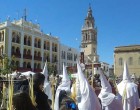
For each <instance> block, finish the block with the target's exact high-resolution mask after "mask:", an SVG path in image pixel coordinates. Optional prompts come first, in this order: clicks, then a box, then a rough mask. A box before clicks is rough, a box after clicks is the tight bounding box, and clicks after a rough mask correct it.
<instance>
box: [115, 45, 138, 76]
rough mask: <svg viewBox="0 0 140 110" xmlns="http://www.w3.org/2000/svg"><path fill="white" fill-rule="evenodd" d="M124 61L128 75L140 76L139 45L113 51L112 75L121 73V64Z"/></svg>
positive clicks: (116, 48)
mask: <svg viewBox="0 0 140 110" xmlns="http://www.w3.org/2000/svg"><path fill="white" fill-rule="evenodd" d="M124 61H126V62H127V65H128V69H129V73H130V74H131V75H132V74H134V73H135V74H136V75H137V76H140V45H130V46H120V47H115V50H114V73H115V74H116V75H117V76H120V75H121V74H122V73H123V62H124Z"/></svg>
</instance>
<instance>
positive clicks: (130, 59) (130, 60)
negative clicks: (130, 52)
mask: <svg viewBox="0 0 140 110" xmlns="http://www.w3.org/2000/svg"><path fill="white" fill-rule="evenodd" d="M128 64H129V65H133V58H132V57H130V58H129V59H128Z"/></svg>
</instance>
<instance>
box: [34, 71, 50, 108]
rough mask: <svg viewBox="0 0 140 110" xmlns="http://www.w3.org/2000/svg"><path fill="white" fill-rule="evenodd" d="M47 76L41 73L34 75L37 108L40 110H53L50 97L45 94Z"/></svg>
mask: <svg viewBox="0 0 140 110" xmlns="http://www.w3.org/2000/svg"><path fill="white" fill-rule="evenodd" d="M44 81H45V76H44V75H43V74H41V73H36V74H34V75H33V82H34V93H35V99H36V100H35V101H36V103H37V106H36V108H37V109H38V110H51V108H50V106H49V104H48V96H47V95H46V94H45V93H44V92H43V86H44Z"/></svg>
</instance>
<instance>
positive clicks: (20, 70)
mask: <svg viewBox="0 0 140 110" xmlns="http://www.w3.org/2000/svg"><path fill="white" fill-rule="evenodd" d="M17 70H18V71H19V72H26V71H32V68H24V67H18V69H17Z"/></svg>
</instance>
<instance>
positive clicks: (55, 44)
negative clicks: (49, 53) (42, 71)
mask: <svg viewBox="0 0 140 110" xmlns="http://www.w3.org/2000/svg"><path fill="white" fill-rule="evenodd" d="M55 52H57V44H55Z"/></svg>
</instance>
